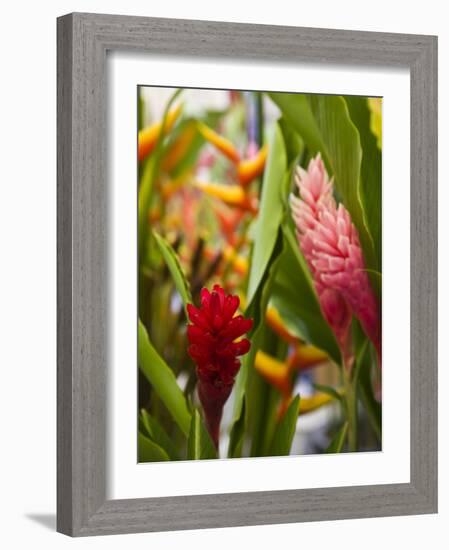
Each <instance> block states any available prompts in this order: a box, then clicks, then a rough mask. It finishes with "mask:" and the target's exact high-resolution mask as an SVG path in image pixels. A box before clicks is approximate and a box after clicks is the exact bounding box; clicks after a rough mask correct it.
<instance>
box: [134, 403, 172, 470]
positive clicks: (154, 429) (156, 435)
mask: <svg viewBox="0 0 449 550" xmlns="http://www.w3.org/2000/svg"><path fill="white" fill-rule="evenodd" d="M140 419H141V421H142V425H143V426H144V428H145V432H146V433H147V434H148V436H149V437H150V439H152V441H154V442H155V443H156V444H157V445H159V446H160V447H161V448H162V449H164V451H165V452H166V453H167V454H168V456H169V457H170V459H171V460H179V459H180V456H179V453H178V449H177V448H176V445H174V443H173V441H172V439H171V438H170V437H169V436H168V435H167V432H166V431H165V430H164V428H163V427H162V426H161V425H160V424H159V422H158V421H157V420H156V418H154V416H151V415H150V414H148V412H147V411H146V410H145V409H142V410H141V412H140Z"/></svg>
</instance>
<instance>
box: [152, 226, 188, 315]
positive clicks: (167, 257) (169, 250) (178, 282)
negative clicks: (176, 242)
mask: <svg viewBox="0 0 449 550" xmlns="http://www.w3.org/2000/svg"><path fill="white" fill-rule="evenodd" d="M153 235H154V238H155V240H156V243H157V245H158V247H159V250H160V252H161V254H162V257H163V258H164V261H165V263H166V264H167V267H168V269H169V271H170V274H171V276H172V278H173V282H174V283H175V286H176V290H177V291H178V292H179V295H180V296H181V298H182V301H183V303H184V308H185V307H186V306H187V304H189V303H192V294H191V293H190V285H189V282H188V281H187V278H186V276H185V273H184V271H183V269H182V267H181V264H180V263H179V259H178V256H177V254H176V252H175V251H174V250H173V247H172V246H171V245H170V243H169V242H168V241H167V240H166V239H164V238H163V237H161V235H159V234H158V233H156V231H153Z"/></svg>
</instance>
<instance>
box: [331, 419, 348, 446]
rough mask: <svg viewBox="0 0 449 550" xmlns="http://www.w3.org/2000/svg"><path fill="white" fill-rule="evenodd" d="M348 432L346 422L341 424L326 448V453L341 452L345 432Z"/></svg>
mask: <svg viewBox="0 0 449 550" xmlns="http://www.w3.org/2000/svg"><path fill="white" fill-rule="evenodd" d="M347 432H348V423H347V422H345V423H344V424H343V426H342V427H341V428H340V429H339V430H338V432H337V433H336V434H335V435H334V437H333V438H332V441H331V442H330V445H329V447H328V448H327V449H326V453H328V454H331V453H341V450H342V449H343V445H344V443H345V439H346V434H347Z"/></svg>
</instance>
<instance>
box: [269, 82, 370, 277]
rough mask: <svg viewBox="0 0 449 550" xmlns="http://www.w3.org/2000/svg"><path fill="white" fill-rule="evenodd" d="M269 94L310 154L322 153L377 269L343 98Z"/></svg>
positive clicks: (354, 136)
mask: <svg viewBox="0 0 449 550" xmlns="http://www.w3.org/2000/svg"><path fill="white" fill-rule="evenodd" d="M268 95H269V96H270V97H271V99H272V100H273V101H274V102H275V103H276V104H277V106H278V107H279V108H280V110H281V112H282V115H283V116H284V117H285V118H286V120H288V121H289V122H290V124H291V125H292V127H293V128H294V129H295V130H296V131H297V132H298V133H299V135H300V136H301V137H302V138H303V140H304V142H305V146H306V147H307V148H308V149H309V151H310V153H312V154H316V153H318V152H320V153H321V155H322V157H323V160H324V162H325V164H326V167H327V169H328V171H329V173H330V175H333V177H334V182H335V188H336V190H337V192H338V195H339V197H340V198H341V200H342V202H343V204H344V205H345V207H346V208H347V209H348V211H349V213H350V214H351V217H352V220H353V222H354V224H355V226H356V227H357V229H358V231H359V234H360V240H361V243H362V246H363V249H364V253H365V259H366V262H367V266H368V267H369V268H372V269H379V266H378V265H377V258H376V254H375V250H374V241H373V238H372V236H371V234H370V232H369V227H368V221H367V217H366V212H365V210H364V207H363V204H362V201H361V198H360V196H361V182H360V168H361V160H362V148H361V145H360V137H359V133H358V131H357V129H356V127H355V126H354V124H353V122H352V121H351V118H350V116H349V112H348V107H347V105H346V102H345V100H344V98H343V97H341V96H331V95H318V94H317V95H305V94H285V93H278V92H270V93H269V94H268Z"/></svg>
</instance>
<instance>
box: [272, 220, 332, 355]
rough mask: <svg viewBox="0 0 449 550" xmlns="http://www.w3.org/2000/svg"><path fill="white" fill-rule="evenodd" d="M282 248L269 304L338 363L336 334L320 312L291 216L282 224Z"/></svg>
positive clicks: (299, 334) (291, 327)
mask: <svg viewBox="0 0 449 550" xmlns="http://www.w3.org/2000/svg"><path fill="white" fill-rule="evenodd" d="M282 232H283V238H284V251H283V253H282V255H281V257H280V259H279V267H278V270H277V274H276V277H275V280H274V283H273V289H272V294H271V304H272V305H273V306H274V307H275V308H276V309H277V310H278V312H279V314H280V316H281V318H282V320H283V321H284V323H285V324H286V326H287V328H288V329H289V331H290V332H291V333H292V334H294V335H296V336H297V337H299V338H301V339H302V340H305V341H306V342H308V343H310V344H313V345H314V346H316V347H317V348H319V349H322V350H323V351H325V352H326V353H327V354H328V355H329V357H331V358H332V359H333V360H334V362H335V363H337V364H340V362H341V359H340V350H339V348H338V345H337V341H336V340H335V336H334V334H333V332H332V331H331V329H330V328H329V325H328V324H327V322H326V320H325V319H324V317H323V314H322V313H321V308H320V305H319V302H318V298H317V295H316V292H315V289H314V287H313V283H312V279H311V275H310V272H309V269H308V267H307V265H306V263H305V260H304V258H303V256H302V254H301V251H300V249H299V246H298V243H297V240H296V237H295V235H294V233H293V227H292V223H291V220H289V221H286V222H285V223H284V224H283V226H282Z"/></svg>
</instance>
